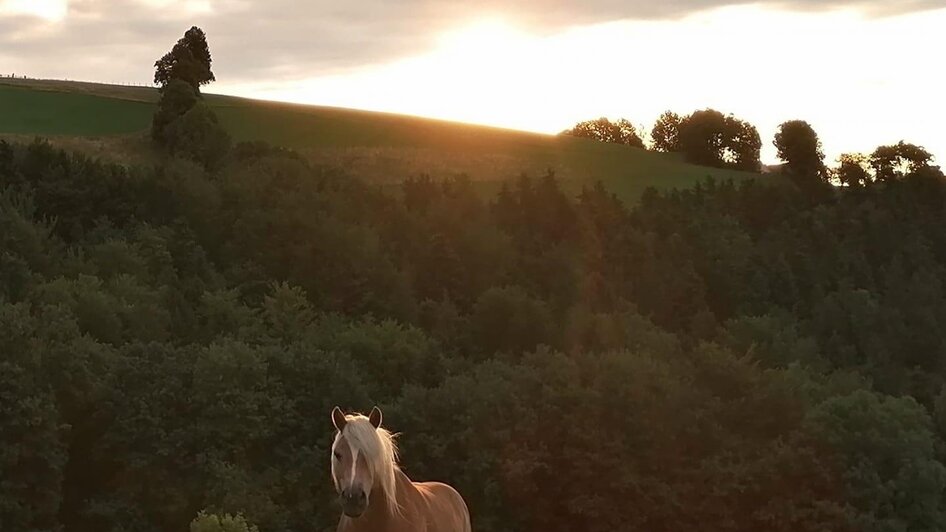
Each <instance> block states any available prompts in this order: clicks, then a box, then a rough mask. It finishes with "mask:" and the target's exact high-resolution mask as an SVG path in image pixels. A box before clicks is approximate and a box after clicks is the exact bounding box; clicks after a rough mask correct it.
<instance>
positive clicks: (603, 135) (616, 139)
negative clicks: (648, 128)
mask: <svg viewBox="0 0 946 532" xmlns="http://www.w3.org/2000/svg"><path fill="white" fill-rule="evenodd" d="M562 134H563V135H570V136H573V137H582V138H587V139H593V140H597V141H600V142H610V143H613V144H623V145H625V146H633V147H635V148H644V141H643V140H641V138H640V135H638V133H637V128H635V127H634V124H632V123H631V122H630V121H629V120H627V119H626V118H621V119H619V120H618V121H616V122H611V121H610V120H609V119H607V118H605V117H601V118H598V119H595V120H586V121H584V122H579V123H577V124H575V127H573V128H572V129H568V130H565V131H564V132H562Z"/></svg>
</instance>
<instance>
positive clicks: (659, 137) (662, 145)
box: [650, 111, 683, 153]
mask: <svg viewBox="0 0 946 532" xmlns="http://www.w3.org/2000/svg"><path fill="white" fill-rule="evenodd" d="M682 121H683V119H682V118H680V115H678V114H677V113H674V112H672V111H665V112H664V113H663V114H662V115H660V117H659V118H658V119H657V121H656V122H655V123H654V128H653V129H652V130H651V131H650V140H651V142H652V143H653V146H652V147H653V149H654V150H655V151H662V152H666V153H670V152H677V151H680V122H682Z"/></svg>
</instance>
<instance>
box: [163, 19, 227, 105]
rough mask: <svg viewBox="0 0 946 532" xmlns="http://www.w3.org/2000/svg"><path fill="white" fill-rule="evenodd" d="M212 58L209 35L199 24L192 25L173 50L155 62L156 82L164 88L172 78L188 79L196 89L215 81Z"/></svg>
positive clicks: (198, 89)
mask: <svg viewBox="0 0 946 532" xmlns="http://www.w3.org/2000/svg"><path fill="white" fill-rule="evenodd" d="M211 62H212V60H211V57H210V48H209V46H208V45H207V36H206V35H205V34H204V31H203V30H202V29H200V28H198V27H197V26H193V27H191V29H189V30H187V31H186V32H185V33H184V36H183V37H181V38H180V39H178V41H177V43H176V44H175V45H174V47H173V48H171V51H169V52H168V53H166V54H164V55H163V56H162V57H161V58H160V59H158V60H157V61H155V62H154V68H155V71H154V83H155V85H158V86H160V87H162V88H164V87H166V86H167V85H168V84H169V83H171V81H172V80H175V79H179V80H182V81H186V82H187V83H188V84H189V85H190V86H191V87H193V89H194V91H196V92H199V91H200V87H201V86H202V85H206V84H208V83H210V82H211V81H215V80H216V78H215V77H214V73H213V71H212V70H211V69H210V64H211Z"/></svg>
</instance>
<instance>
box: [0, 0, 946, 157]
mask: <svg viewBox="0 0 946 532" xmlns="http://www.w3.org/2000/svg"><path fill="white" fill-rule="evenodd" d="M192 25H198V26H200V27H201V28H203V29H204V30H205V31H206V33H207V36H208V41H209V43H210V48H211V52H212V54H213V70H214V73H215V74H216V77H217V80H218V81H217V82H216V83H215V84H213V85H211V86H210V87H208V88H207V89H205V90H206V92H215V93H223V94H233V95H239V96H246V97H253V98H264V99H277V100H284V101H292V102H300V103H311V104H319V105H332V106H340V107H351V108H358V109H371V110H379V111H389V112H397V113H407V114H416V115H421V116H429V117H435V118H444V119H449V120H460V121H465V122H472V123H480V124H487V125H494V126H500V127H509V128H515V129H523V130H528V131H536V132H543V133H557V132H559V131H561V130H563V129H565V128H567V127H570V126H571V125H573V124H574V123H575V122H577V121H579V120H584V119H589V118H596V117H599V116H607V117H610V118H622V117H623V118H628V119H629V120H631V121H632V122H633V123H635V124H638V125H640V126H643V127H644V129H645V130H649V128H650V125H651V124H652V123H653V121H654V119H655V118H656V117H657V116H658V115H659V114H660V113H661V112H663V111H665V110H673V111H675V112H677V113H680V114H687V113H690V112H692V111H694V110H696V109H702V108H706V107H712V108H715V109H718V110H720V111H723V112H725V113H733V114H735V115H736V116H738V117H740V118H742V119H745V120H748V121H749V122H751V123H753V124H754V125H756V126H757V127H758V129H759V132H760V134H761V136H762V139H763V150H762V159H763V162H766V163H773V162H775V160H776V155H775V149H774V147H773V146H772V137H773V135H774V133H775V130H776V128H777V126H778V124H780V123H781V122H783V121H785V120H791V119H803V120H807V121H808V122H809V123H811V124H812V126H814V128H815V130H816V131H817V132H818V133H819V135H820V136H821V139H822V142H823V144H824V149H825V153H826V155H827V156H828V160H829V162H830V161H833V160H834V159H835V158H836V157H837V156H838V155H840V154H841V153H844V152H858V151H860V152H869V151H872V150H873V148H875V147H876V146H878V145H881V144H889V143H895V142H897V141H899V140H901V139H902V140H906V141H908V142H913V143H916V144H919V145H921V146H924V147H926V148H927V149H928V150H930V151H931V152H933V154H934V155H936V156H937V162H938V163H939V164H941V165H943V166H944V167H946V132H944V127H943V125H944V124H946V102H944V96H946V91H944V82H946V62H944V55H943V51H944V50H946V32H944V31H942V28H944V27H946V0H887V1H884V0H859V1H858V0H855V1H850V0H783V1H780V2H769V3H754V2H748V1H739V0H664V1H661V2H653V1H652V0H584V1H582V2H575V1H569V0H531V1H508V0H507V1H500V0H484V1H480V2H456V1H446V0H358V1H354V0H349V1H342V2H339V1H337V0H331V1H329V0H309V1H307V2H297V1H295V0H267V1H255V0H0V73H3V74H9V73H16V74H19V75H28V76H31V77H39V78H55V79H77V80H87V81H100V82H112V83H130V84H150V82H151V79H152V76H153V63H154V61H155V59H157V58H158V57H160V56H161V55H163V54H164V53H165V52H166V51H167V50H169V49H170V48H171V46H172V45H173V44H174V42H175V41H176V40H177V39H178V38H179V37H180V36H181V35H182V34H183V32H184V31H185V30H186V29H187V28H189V27H190V26H192Z"/></svg>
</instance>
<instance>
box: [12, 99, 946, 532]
mask: <svg viewBox="0 0 946 532" xmlns="http://www.w3.org/2000/svg"><path fill="white" fill-rule="evenodd" d="M166 92H169V91H166ZM199 108H200V104H198V105H197V107H195V108H194V110H189V111H188V113H191V112H192V111H193V112H194V114H193V115H192V117H193V116H196V117H197V118H201V117H200V115H199V113H200V111H199ZM204 118H207V117H206V116H205V117H204ZM710 118H712V117H710ZM717 118H718V117H717ZM208 120H209V119H208ZM195 122H196V123H197V124H198V125H201V124H203V125H206V124H207V123H208V122H204V121H201V120H196V119H195ZM720 123H721V124H722V126H724V127H725V126H726V125H727V120H726V117H725V116H723V117H722V121H721V122H720ZM717 125H718V124H717ZM730 125H731V124H730ZM197 131H203V130H201V129H200V128H197ZM185 132H186V131H185ZM724 133H725V130H724ZM744 133H745V132H744ZM188 134H190V133H188ZM751 137H752V136H751V135H749V136H748V137H746V138H749V140H750V141H751ZM743 141H745V139H743ZM192 144H193V145H195V146H196V145H198V144H200V143H198V142H194V143H192ZM751 144H752V142H748V145H751ZM750 148H751V146H750ZM749 151H751V149H750V150H749ZM220 153H221V154H222V155H221V156H220V157H219V158H218V159H216V161H215V164H211V165H207V166H204V165H202V164H196V163H194V162H191V161H187V160H184V159H181V158H170V159H168V160H164V161H160V162H159V164H157V165H154V166H152V167H143V166H134V165H131V166H119V165H113V164H108V163H105V162H102V161H99V160H95V159H90V158H88V157H85V156H81V155H76V154H71V153H66V152H62V151H59V150H56V149H53V148H52V147H51V146H50V145H49V144H48V143H45V142H42V141H37V142H34V143H31V144H25V145H24V144H12V145H11V144H3V143H0V449H2V450H0V528H2V529H3V530H7V529H9V530H36V531H57V530H115V531H123V530H128V531H132V530H134V531H144V532H151V531H154V532H164V531H167V532H171V531H180V530H183V529H185V528H186V527H187V526H188V524H189V523H190V524H191V529H192V531H193V532H211V531H218V530H225V531H230V532H234V531H239V532H248V531H252V530H254V527H253V525H251V524H250V523H253V524H255V525H257V526H258V527H259V529H260V530H274V531H294V530H313V529H314V530H328V529H330V528H331V527H332V526H333V524H334V523H335V522H337V519H338V513H337V511H336V510H335V509H334V507H333V505H332V504H331V500H332V498H333V496H334V489H333V487H332V485H331V482H330V480H329V467H328V466H329V457H328V455H329V447H330V445H331V439H332V436H333V434H332V429H331V424H330V421H329V419H328V412H330V410H331V408H332V407H333V406H335V405H336V404H338V405H340V406H342V407H343V408H346V409H358V410H365V409H367V408H369V407H370V406H371V405H373V404H380V405H381V406H382V407H383V408H384V409H385V419H386V422H387V423H389V424H390V427H391V428H392V429H393V430H395V431H398V432H401V433H402V436H401V438H400V443H401V448H402V451H403V452H402V458H403V461H404V464H405V470H406V471H407V472H408V473H409V474H410V475H411V476H412V477H413V478H417V479H419V480H443V481H447V482H450V483H451V484H454V485H456V486H457V487H458V488H459V489H460V491H461V493H463V495H464V496H465V498H466V499H467V500H468V502H469V504H470V507H471V509H472V514H473V519H474V522H475V523H476V526H477V530H483V531H486V532H489V531H500V530H502V531H509V530H512V531H517V530H518V531H523V532H525V531H532V530H548V531H553V532H554V531H557V530H575V529H582V530H592V531H598V530H600V531H604V530H615V529H632V530H634V529H648V530H685V529H700V530H710V531H721V532H722V531H727V532H731V531H741V530H745V531H750V530H763V529H764V530H784V531H786V532H787V531H821V530H841V531H846V530H850V531H854V530H869V531H873V530H878V531H879V530H916V531H923V532H925V531H934V530H940V529H942V528H943V526H944V517H943V515H944V513H943V502H944V501H946V497H944V496H946V469H944V464H943V454H942V450H943V449H944V448H946V444H944V439H943V438H944V435H946V430H944V426H946V422H944V421H943V420H944V419H946V416H944V411H946V407H944V406H943V405H944V404H946V399H944V397H946V392H944V391H943V390H946V364H944V363H943V361H944V360H946V342H944V341H943V339H942V334H941V331H942V330H943V328H944V327H946V306H944V305H943V304H942V301H943V300H944V299H946V284H944V283H943V282H942V279H946V236H944V233H943V232H942V230H941V226H942V217H943V213H944V209H946V182H944V180H943V179H942V178H940V177H936V175H935V174H934V173H931V172H932V169H933V168H934V167H932V163H931V162H930V161H928V166H925V167H922V168H921V167H920V166H919V165H918V167H917V168H916V169H915V171H914V169H913V168H908V169H907V170H906V173H904V175H903V176H902V177H900V176H898V177H896V178H895V179H892V180H887V181H883V182H876V181H874V180H873V179H872V178H871V179H861V180H859V181H858V185H859V186H857V187H839V188H838V189H837V190H831V191H829V194H826V195H815V196H812V195H809V194H807V192H806V190H805V189H803V188H802V186H801V184H800V183H799V182H798V181H797V180H793V179H791V178H790V177H788V176H783V175H775V176H773V177H772V178H771V179H766V180H758V181H743V182H739V183H734V182H732V181H724V182H719V181H714V180H707V181H705V182H703V183H701V184H699V185H698V186H695V187H691V188H688V189H684V190H675V191H670V192H658V191H656V190H651V191H649V192H648V193H646V194H645V195H643V196H642V197H641V198H640V201H639V203H638V204H636V205H626V204H624V203H622V201H621V200H620V199H619V198H618V197H616V196H615V195H614V194H612V193H610V192H609V191H608V189H607V188H606V187H604V186H603V185H600V184H599V185H596V186H587V187H585V188H584V189H583V190H581V191H580V193H577V194H573V193H571V192H569V191H567V190H566V189H564V188H563V187H562V185H561V183H560V182H559V180H558V179H557V178H556V176H555V175H554V174H553V173H548V174H546V175H543V176H540V177H538V178H536V177H530V176H526V175H524V176H521V177H520V178H517V179H512V180H509V181H508V182H506V183H505V186H503V187H501V188H500V189H499V191H498V192H497V193H496V194H494V195H492V196H490V197H486V198H484V197H483V194H482V192H481V191H480V190H478V189H476V188H475V187H474V186H473V184H472V183H471V182H470V181H469V180H468V179H463V178H457V179H451V180H446V181H439V180H436V179H432V178H427V177H418V178H415V179H412V180H409V181H407V182H405V183H403V184H402V185H401V186H398V187H389V188H386V189H379V188H377V187H373V186H369V185H366V184H365V183H363V182H361V181H359V180H357V179H355V178H352V177H351V176H348V175H346V174H344V173H341V172H339V171H338V170H336V169H331V168H327V167H322V166H317V165H313V164H310V163H308V162H307V161H306V160H305V159H304V158H302V157H300V156H298V155H297V154H293V153H292V152H289V151H287V150H284V149H277V148H273V147H271V146H267V145H264V144H240V145H238V146H237V147H234V148H227V147H222V148H221V150H220ZM903 153H904V154H907V155H909V154H910V153H909V150H906V149H905V150H904V151H903ZM882 154H883V153H882ZM917 161H922V158H919V159H917ZM858 164H862V162H859V163H858ZM864 164H866V163H864ZM859 168H862V169H864V170H865V172H867V168H866V166H859ZM873 172H875V170H873V169H870V175H871V176H872V175H873ZM825 186H827V185H825ZM201 511H206V512H207V513H200V514H199V512H201ZM195 515H198V517H197V519H194V516H195ZM228 516H230V517H228ZM233 516H236V517H233ZM242 516H245V518H243V517H242Z"/></svg>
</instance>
